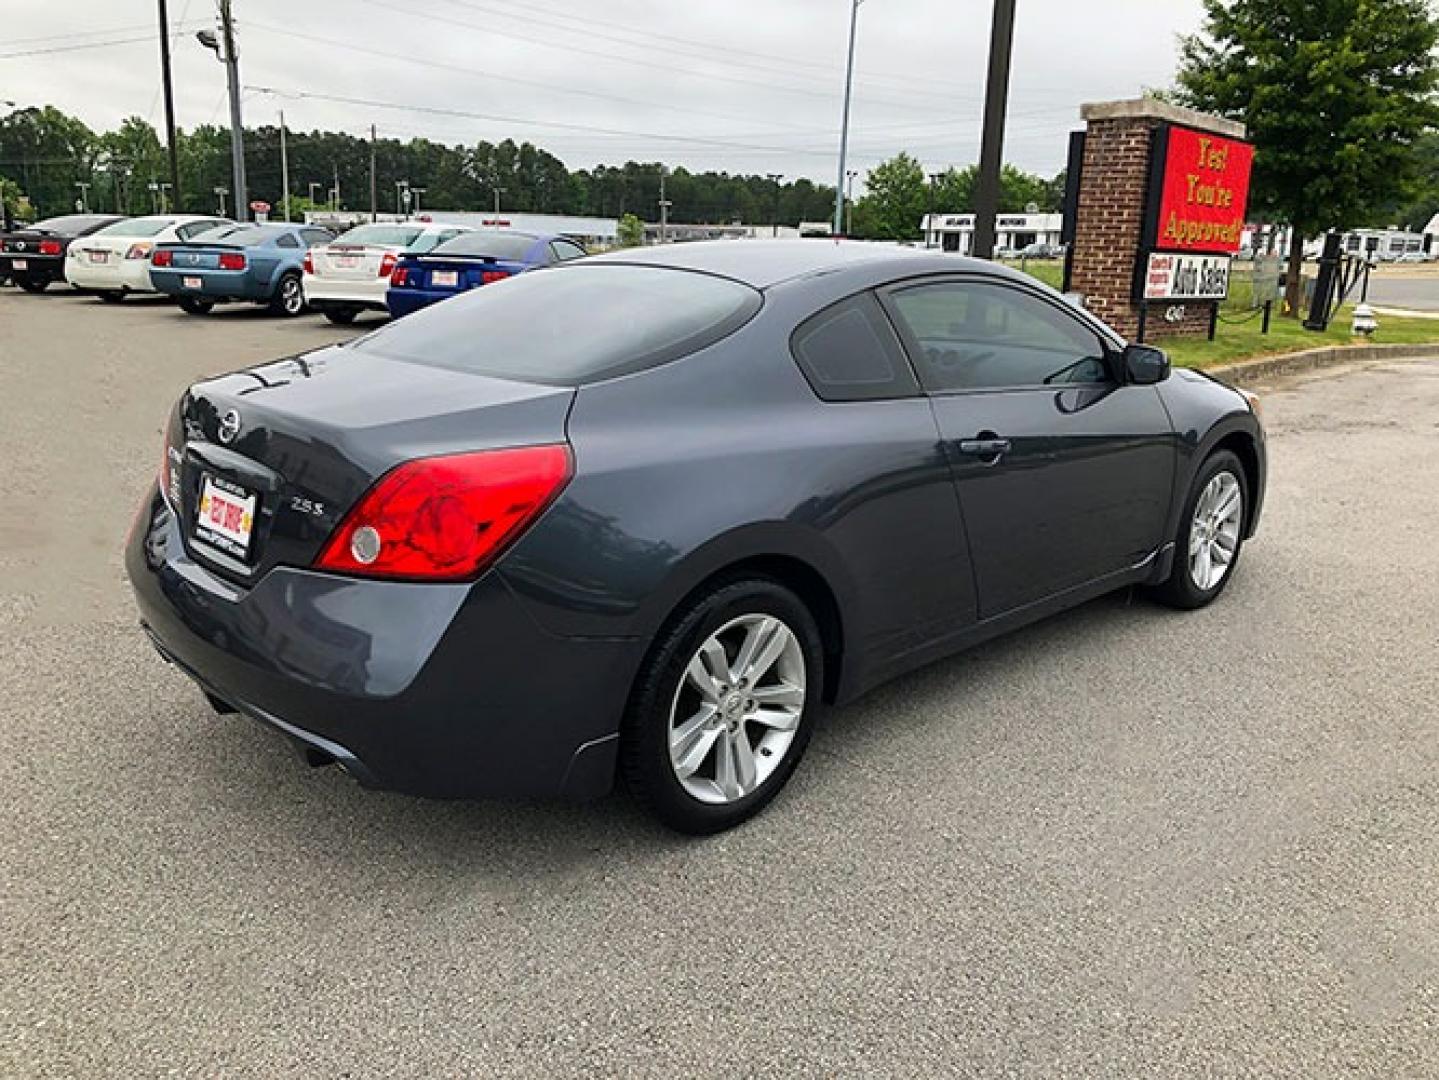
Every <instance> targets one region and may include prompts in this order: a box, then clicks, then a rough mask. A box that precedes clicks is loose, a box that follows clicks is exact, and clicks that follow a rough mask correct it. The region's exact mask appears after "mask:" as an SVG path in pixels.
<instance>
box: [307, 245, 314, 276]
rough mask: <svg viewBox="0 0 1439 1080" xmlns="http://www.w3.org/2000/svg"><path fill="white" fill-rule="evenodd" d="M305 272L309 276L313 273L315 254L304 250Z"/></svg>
mask: <svg viewBox="0 0 1439 1080" xmlns="http://www.w3.org/2000/svg"><path fill="white" fill-rule="evenodd" d="M305 273H307V274H309V275H310V276H311V277H313V276H314V274H315V256H314V254H313V253H311V252H308V251H307V252H305Z"/></svg>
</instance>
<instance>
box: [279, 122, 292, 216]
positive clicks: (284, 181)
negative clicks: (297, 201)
mask: <svg viewBox="0 0 1439 1080" xmlns="http://www.w3.org/2000/svg"><path fill="white" fill-rule="evenodd" d="M280 186H281V187H282V188H284V191H285V220H286V221H289V220H291V219H290V153H289V151H288V150H287V149H286V147H285V110H284V109H281V110H280Z"/></svg>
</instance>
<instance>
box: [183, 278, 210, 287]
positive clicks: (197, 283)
mask: <svg viewBox="0 0 1439 1080" xmlns="http://www.w3.org/2000/svg"><path fill="white" fill-rule="evenodd" d="M180 283H181V284H182V285H184V286H185V288H187V289H203V288H204V287H205V283H204V282H203V281H201V280H200V279H199V278H197V277H187V278H181V279H180Z"/></svg>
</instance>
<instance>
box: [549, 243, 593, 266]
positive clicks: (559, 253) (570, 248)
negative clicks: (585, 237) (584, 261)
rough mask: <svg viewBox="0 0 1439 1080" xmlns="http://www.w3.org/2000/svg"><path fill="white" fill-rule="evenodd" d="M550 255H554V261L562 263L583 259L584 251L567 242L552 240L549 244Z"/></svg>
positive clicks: (576, 245)
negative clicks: (567, 260) (568, 260)
mask: <svg viewBox="0 0 1439 1080" xmlns="http://www.w3.org/2000/svg"><path fill="white" fill-rule="evenodd" d="M550 253H551V254H553V255H554V257H555V259H556V261H558V262H564V261H565V260H566V259H580V258H583V257H584V254H585V250H584V248H582V247H580V246H579V245H578V244H572V243H570V242H569V241H568V240H553V241H551V242H550Z"/></svg>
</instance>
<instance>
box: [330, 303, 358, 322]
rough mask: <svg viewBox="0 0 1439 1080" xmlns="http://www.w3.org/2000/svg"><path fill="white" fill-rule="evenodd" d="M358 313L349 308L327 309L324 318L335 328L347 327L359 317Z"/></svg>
mask: <svg viewBox="0 0 1439 1080" xmlns="http://www.w3.org/2000/svg"><path fill="white" fill-rule="evenodd" d="M359 314H360V313H359V311H357V310H356V309H355V308H351V307H339V308H335V307H329V308H326V309H325V318H327V319H329V320H330V321H331V322H332V323H334V324H335V325H336V326H349V325H350V324H351V323H352V322H354V321H355V318H356V317H357V316H358V315H359Z"/></svg>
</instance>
